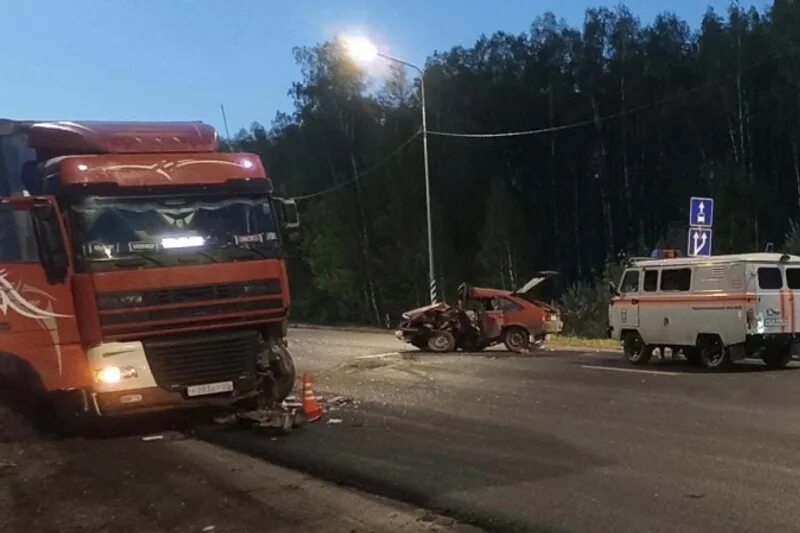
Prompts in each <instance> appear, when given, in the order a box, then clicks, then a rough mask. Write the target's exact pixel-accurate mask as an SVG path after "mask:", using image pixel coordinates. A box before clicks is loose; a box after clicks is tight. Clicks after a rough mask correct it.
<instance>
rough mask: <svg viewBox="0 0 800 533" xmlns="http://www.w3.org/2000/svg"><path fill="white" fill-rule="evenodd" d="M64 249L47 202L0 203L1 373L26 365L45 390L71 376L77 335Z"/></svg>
mask: <svg viewBox="0 0 800 533" xmlns="http://www.w3.org/2000/svg"><path fill="white" fill-rule="evenodd" d="M67 250H68V247H67V242H66V238H65V231H64V226H63V224H62V222H61V217H60V215H59V212H58V208H57V206H56V205H55V203H54V202H53V200H52V198H31V197H19V198H17V197H15V198H7V199H3V200H2V201H0V354H1V355H2V356H3V357H2V358H1V359H2V361H0V371H3V373H9V374H12V377H14V376H13V374H15V373H18V372H19V371H20V368H22V367H24V366H25V365H28V366H29V367H32V369H33V370H35V371H36V373H37V374H38V378H39V383H38V384H37V385H42V386H44V388H45V389H48V390H49V389H55V388H67V387H69V382H70V380H71V379H73V378H75V377H76V376H75V375H71V373H72V372H74V370H75V368H74V365H72V366H71V365H70V364H69V361H68V359H70V358H72V357H74V355H75V353H76V352H75V347H76V346H77V345H79V343H80V335H79V332H78V327H77V322H76V319H75V306H74V303H73V297H72V288H71V280H70V276H69V272H70V270H71V265H70V262H69V256H68V253H67ZM68 346H71V348H70V349H68V348H67V347H68ZM67 352H70V353H67ZM83 378H85V376H81V377H80V379H83Z"/></svg>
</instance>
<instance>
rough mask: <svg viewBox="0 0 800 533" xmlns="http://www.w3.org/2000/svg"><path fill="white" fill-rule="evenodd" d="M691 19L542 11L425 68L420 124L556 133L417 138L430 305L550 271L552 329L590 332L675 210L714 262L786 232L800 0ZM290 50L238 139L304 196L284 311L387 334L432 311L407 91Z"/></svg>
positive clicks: (798, 160)
mask: <svg viewBox="0 0 800 533" xmlns="http://www.w3.org/2000/svg"><path fill="white" fill-rule="evenodd" d="M692 23H693V24H692V25H691V26H690V24H688V23H687V22H686V21H684V20H682V19H680V18H679V17H677V16H675V15H672V14H662V15H660V16H658V17H657V18H656V19H655V20H654V21H652V22H650V23H643V22H642V21H641V20H639V19H638V18H637V17H636V15H635V14H634V13H631V12H630V11H629V10H628V9H627V8H624V7H618V8H615V9H602V8H601V9H589V10H587V11H586V15H585V19H584V23H583V26H582V27H580V28H575V27H570V26H569V25H567V24H566V23H565V22H563V21H562V20H559V19H558V18H557V17H556V16H555V15H553V14H552V13H546V14H544V15H542V16H540V17H538V18H536V19H535V20H534V21H533V22H532V24H531V25H530V31H529V32H527V33H524V34H518V35H514V34H508V33H502V32H498V33H495V34H493V35H491V36H481V37H480V38H478V39H477V41H476V42H475V43H474V44H473V45H472V46H469V47H464V46H457V47H455V48H453V49H451V50H449V51H445V52H435V53H433V55H431V57H429V58H428V60H427V63H426V65H425V85H426V97H427V111H428V128H429V130H433V131H439V132H464V133H484V132H489V133H491V132H509V131H520V130H541V129H545V130H547V129H549V128H556V129H555V130H554V131H550V132H547V131H546V132H541V133H538V134H533V135H525V136H516V137H505V138H489V139H476V138H451V137H442V136H430V138H429V150H430V170H431V194H432V202H433V206H432V211H433V228H434V243H435V247H434V248H435V257H436V265H437V269H438V271H437V279H438V281H439V288H440V293H441V295H443V296H444V297H446V298H448V299H452V298H453V297H454V295H455V289H456V287H457V286H458V284H459V283H461V282H462V281H464V280H469V281H470V282H472V283H475V284H485V285H489V286H497V287H506V288H512V287H517V286H519V285H522V284H523V283H524V282H525V281H526V279H527V278H528V277H529V276H531V275H532V274H533V273H535V272H537V271H540V270H558V271H559V272H561V273H562V279H563V280H564V281H565V282H566V285H571V287H570V289H569V291H567V293H566V294H565V296H564V299H563V301H562V305H563V307H564V311H565V314H566V316H567V318H568V320H567V326H568V327H569V328H570V329H571V331H573V332H577V333H583V334H589V335H593V334H601V333H602V330H603V326H604V324H603V322H604V320H605V318H604V312H605V311H604V309H605V303H606V301H607V297H608V291H607V287H606V285H605V280H606V279H607V278H608V277H609V276H612V275H613V274H612V272H611V271H612V270H613V269H614V267H615V264H617V263H618V261H619V258H620V257H621V256H623V255H641V254H648V253H649V251H650V250H651V249H653V248H654V247H657V246H659V247H672V248H679V249H685V246H686V234H687V219H688V198H689V197H690V196H692V195H707V196H712V197H714V198H715V200H716V205H715V207H716V212H715V227H714V231H715V233H714V243H713V244H714V253H715V254H721V253H730V252H745V251H757V250H763V249H764V247H765V246H766V244H767V243H770V242H771V243H774V244H775V246H776V247H778V248H780V247H782V246H784V245H785V244H784V243H785V241H786V239H787V237H786V236H787V233H789V234H792V232H793V231H794V233H795V234H796V233H797V232H796V228H795V226H794V225H793V222H792V221H794V220H796V219H800V2H797V1H795V0H775V3H774V5H773V6H772V7H770V8H767V9H766V10H762V11H760V10H758V9H756V8H744V7H739V6H738V5H732V6H731V7H730V9H729V10H728V11H727V13H717V12H714V11H713V10H709V11H708V12H707V13H706V14H705V16H704V17H703V19H702V20H701V21H692ZM693 28H694V29H693ZM295 56H296V59H297V62H298V64H299V65H300V67H301V72H302V79H301V80H300V81H298V82H296V83H295V84H294V85H293V86H292V88H291V90H290V94H291V96H292V97H293V100H294V112H293V113H291V114H279V115H278V116H277V117H276V118H275V120H274V122H273V123H272V124H271V125H270V126H269V127H264V126H262V125H260V124H254V125H253V126H252V127H251V128H250V130H249V131H244V130H243V131H241V132H240V133H239V134H238V135H237V136H236V137H235V138H234V139H233V140H232V144H234V145H235V148H237V149H241V150H247V151H252V152H255V153H257V154H259V155H260V156H261V157H262V159H263V160H264V163H265V166H266V167H267V169H268V172H269V173H270V175H271V177H272V178H273V180H274V183H275V186H276V190H277V191H278V192H279V193H280V194H284V195H287V196H293V197H298V198H300V201H299V204H300V212H301V216H302V218H303V235H302V242H301V243H299V244H298V246H297V247H296V249H295V250H294V251H293V252H292V256H291V260H290V276H291V281H292V292H293V300H294V304H293V317H294V318H296V319H301V320H310V321H318V322H358V323H374V324H384V323H385V321H386V318H387V317H388V318H389V321H390V322H395V321H396V320H397V318H398V315H399V313H400V312H402V311H403V310H406V309H409V308H412V307H415V306H418V305H421V304H424V303H426V302H427V300H428V283H427V240H426V226H425V224H426V218H425V189H424V178H423V165H422V161H423V158H422V143H421V138H420V136H419V130H420V118H419V117H420V99H419V80H418V79H415V78H413V77H412V76H411V74H413V73H408V72H405V71H404V70H403V69H400V68H396V67H394V66H392V67H390V74H389V75H388V76H384V77H382V78H376V77H375V76H373V75H371V74H370V72H368V71H367V69H364V68H363V67H362V66H360V65H358V64H355V63H353V62H352V61H351V60H350V59H349V58H348V57H347V55H346V53H345V51H344V50H343V49H342V47H341V46H340V45H339V44H337V43H335V42H330V43H322V44H319V45H316V46H313V47H304V48H298V49H296V50H295ZM561 126H567V127H564V128H561ZM317 192H323V194H319V195H316V196H310V197H309V196H308V195H313V194H315V193H317ZM790 237H792V235H790ZM794 238H796V235H795V237H794ZM789 240H790V241H791V238H790V239H789ZM799 251H800V250H799Z"/></svg>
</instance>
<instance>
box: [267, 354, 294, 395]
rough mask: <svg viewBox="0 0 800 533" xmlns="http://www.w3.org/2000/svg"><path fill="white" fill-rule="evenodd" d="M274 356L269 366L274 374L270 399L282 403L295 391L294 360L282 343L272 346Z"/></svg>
mask: <svg viewBox="0 0 800 533" xmlns="http://www.w3.org/2000/svg"><path fill="white" fill-rule="evenodd" d="M272 354H273V359H272V361H270V364H269V366H270V370H271V373H272V383H271V385H272V387H271V390H270V391H269V397H270V398H272V400H274V401H275V402H282V401H283V400H285V399H286V397H287V396H289V395H290V394H291V393H292V389H294V380H295V369H294V360H293V359H292V355H291V354H290V353H289V350H288V349H287V348H286V346H284V345H283V344H281V343H275V344H274V345H273V346H272Z"/></svg>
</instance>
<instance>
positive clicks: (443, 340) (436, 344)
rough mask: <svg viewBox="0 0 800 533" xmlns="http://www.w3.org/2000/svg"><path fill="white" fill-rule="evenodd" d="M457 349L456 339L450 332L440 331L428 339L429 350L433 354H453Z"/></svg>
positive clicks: (433, 333)
mask: <svg viewBox="0 0 800 533" xmlns="http://www.w3.org/2000/svg"><path fill="white" fill-rule="evenodd" d="M455 347H456V338H455V337H454V336H453V334H452V333H450V332H449V331H446V330H443V329H438V330H436V331H434V332H432V333H431V336H430V337H429V338H428V348H429V349H430V350H431V351H432V352H452V351H453V350H454V349H455Z"/></svg>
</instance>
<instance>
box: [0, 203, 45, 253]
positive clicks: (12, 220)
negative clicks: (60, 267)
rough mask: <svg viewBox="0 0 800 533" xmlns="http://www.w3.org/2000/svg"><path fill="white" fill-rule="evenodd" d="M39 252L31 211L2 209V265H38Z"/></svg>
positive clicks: (0, 223) (0, 219) (0, 235)
mask: <svg viewBox="0 0 800 533" xmlns="http://www.w3.org/2000/svg"><path fill="white" fill-rule="evenodd" d="M38 262H39V250H38V248H37V245H36V238H35V236H34V233H33V220H32V219H31V214H30V212H29V211H21V210H16V209H13V208H7V207H3V208H0V263H38Z"/></svg>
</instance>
